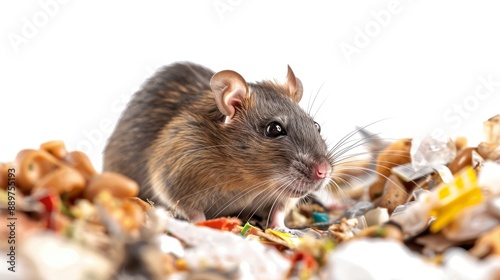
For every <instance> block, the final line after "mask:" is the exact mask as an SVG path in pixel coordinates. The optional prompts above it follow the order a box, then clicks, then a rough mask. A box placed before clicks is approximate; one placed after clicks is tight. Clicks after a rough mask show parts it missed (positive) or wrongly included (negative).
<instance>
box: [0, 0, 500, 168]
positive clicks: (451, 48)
mask: <svg viewBox="0 0 500 280" xmlns="http://www.w3.org/2000/svg"><path fill="white" fill-rule="evenodd" d="M63 2H65V3H63ZM270 2H272V3H270ZM330 2H334V1H249V0H217V1H213V0H207V1H135V2H132V1H77V0H73V1H71V0H67V1H60V2H56V0H40V1H2V2H1V4H0V23H1V24H0V28H1V29H0V34H1V35H2V36H1V40H0V120H1V121H0V125H1V127H0V136H1V140H0V141H1V144H0V161H11V160H13V159H14V157H15V155H16V153H17V152H18V151H19V150H21V149H24V148H36V147H38V145H39V144H40V143H42V142H44V141H47V140H52V139H61V140H64V141H65V142H66V144H67V145H68V146H69V148H70V149H80V150H84V151H85V152H87V153H88V154H89V155H90V156H91V159H92V161H93V163H94V164H95V165H96V166H97V167H98V168H100V167H101V157H102V156H101V153H102V150H103V148H104V145H105V141H106V138H107V137H108V136H109V135H110V133H111V130H112V128H113V126H114V124H115V122H116V121H117V119H118V117H119V114H120V112H121V111H122V110H123V109H124V107H125V104H126V102H127V101H128V99H129V97H130V95H131V94H132V93H134V92H135V91H136V90H138V89H139V87H140V86H141V84H142V83H143V81H144V80H145V79H146V78H147V77H149V76H150V75H151V74H152V73H153V72H154V71H155V70H156V69H157V68H158V67H160V66H162V65H165V64H169V63H172V62H174V61H178V60H189V61H194V62H197V63H200V64H203V65H206V66H208V67H209V68H211V69H213V70H214V71H219V70H223V69H232V70H235V71H237V72H239V73H240V74H242V75H243V77H245V78H246V79H247V81H256V80H262V79H273V78H277V79H279V80H284V77H285V75H286V65H287V64H290V65H291V67H292V68H293V69H294V72H295V74H296V75H297V76H298V77H299V78H300V79H301V80H302V82H303V84H304V88H305V92H304V94H305V95H304V98H303V100H302V102H301V105H302V106H303V107H304V108H305V107H307V104H308V101H309V100H312V97H314V96H315V95H316V93H317V98H316V101H315V103H314V104H313V105H314V106H313V108H314V109H313V110H312V111H313V112H315V111H316V110H318V109H319V113H318V114H317V116H316V118H317V120H318V122H319V123H320V124H322V127H323V133H324V135H325V137H327V138H328V140H329V142H330V143H331V144H333V143H335V142H336V141H338V140H339V139H340V138H341V137H342V136H344V135H345V134H346V133H348V132H350V131H351V130H353V129H354V127H355V126H362V125H367V124H370V123H372V122H375V121H379V120H382V121H381V122H379V123H377V124H375V125H373V126H371V130H372V131H373V132H376V133H381V134H382V136H383V137H386V138H400V137H414V136H417V135H422V134H426V133H432V132H433V131H434V132H435V131H438V132H439V131H444V132H446V133H447V134H449V135H451V136H452V137H454V136H456V135H465V136H468V137H469V139H470V143H471V145H474V144H477V143H478V142H479V141H481V139H482V122H483V121H485V120H486V119H487V118H489V117H491V116H493V115H495V114H497V113H500V86H499V85H498V84H495V86H493V87H490V90H491V91H487V89H486V88H485V87H484V86H483V84H482V83H481V79H485V80H488V79H491V80H492V81H493V83H498V82H500V30H499V28H500V16H499V14H498V12H499V5H497V4H496V1H468V3H467V4H465V3H463V2H465V1H460V3H458V2H459V1H430V0H427V1H424V0H421V1H417V0H415V1H409V0H401V1H390V0H384V1H373V0H370V1H342V2H340V1H335V3H330ZM47 3H49V4H47ZM214 5H216V6H218V7H219V9H216V8H215V6H214ZM224 8H226V9H225V10H224ZM388 15H389V16H388ZM377 18H378V21H377ZM346 46H347V47H346ZM343 48H344V51H343ZM347 48H349V50H351V51H354V52H353V53H351V54H347V53H345V50H346V49H347ZM481 77H483V78H481ZM496 81H498V82H496ZM476 90H477V92H476ZM321 103H323V104H322V106H320V105H321ZM460 108H462V109H460ZM460 110H462V111H463V112H459V111H460Z"/></svg>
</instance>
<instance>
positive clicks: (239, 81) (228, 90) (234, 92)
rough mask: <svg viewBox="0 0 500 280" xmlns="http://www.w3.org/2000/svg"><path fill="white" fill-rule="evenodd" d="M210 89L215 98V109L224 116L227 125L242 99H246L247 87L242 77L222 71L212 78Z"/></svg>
mask: <svg viewBox="0 0 500 280" xmlns="http://www.w3.org/2000/svg"><path fill="white" fill-rule="evenodd" d="M210 88H211V89H212V92H213V94H214V97H215V102H216V103H217V107H218V108H219V111H221V113H222V114H224V115H225V116H226V121H225V122H226V123H228V122H229V121H230V120H231V119H232V118H233V117H234V113H235V112H236V108H237V107H240V106H241V103H242V102H243V99H245V98H248V96H249V92H248V85H247V82H246V81H245V79H243V77H242V76H241V75H240V74H238V73H236V72H234V71H231V70H224V71H220V72H218V73H215V75H213V76H212V79H210Z"/></svg>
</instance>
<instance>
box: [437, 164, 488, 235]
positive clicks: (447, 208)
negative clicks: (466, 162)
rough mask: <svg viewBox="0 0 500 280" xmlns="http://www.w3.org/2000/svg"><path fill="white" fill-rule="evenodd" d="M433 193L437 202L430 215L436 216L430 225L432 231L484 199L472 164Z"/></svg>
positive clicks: (438, 229) (441, 227) (442, 226)
mask: <svg viewBox="0 0 500 280" xmlns="http://www.w3.org/2000/svg"><path fill="white" fill-rule="evenodd" d="M433 193H434V194H435V195H436V197H435V198H436V199H437V203H435V205H433V207H432V210H431V211H430V215H431V216H434V217H436V220H435V221H434V222H433V223H432V225H431V227H430V231H431V232H432V233H436V232H438V231H440V230H441V229H443V228H444V227H445V226H447V225H448V224H449V223H451V222H452V221H453V220H454V219H455V218H456V216H457V215H458V214H459V213H460V212H461V211H462V210H463V209H464V208H466V207H470V206H473V205H476V204H479V203H481V202H482V201H483V195H482V193H481V189H480V188H479V186H478V184H477V177H476V173H475V172H474V170H473V169H472V167H470V166H469V167H467V168H466V169H464V170H463V171H461V172H460V173H459V174H458V175H456V176H455V179H454V180H453V181H452V182H450V183H448V184H441V185H440V186H438V187H437V188H436V190H434V191H433Z"/></svg>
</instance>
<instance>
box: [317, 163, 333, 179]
mask: <svg viewBox="0 0 500 280" xmlns="http://www.w3.org/2000/svg"><path fill="white" fill-rule="evenodd" d="M331 171H332V167H331V166H330V164H329V163H328V162H326V161H324V162H321V163H316V164H315V165H314V170H313V174H314V179H315V180H321V179H325V178H327V177H329V176H330V172H331Z"/></svg>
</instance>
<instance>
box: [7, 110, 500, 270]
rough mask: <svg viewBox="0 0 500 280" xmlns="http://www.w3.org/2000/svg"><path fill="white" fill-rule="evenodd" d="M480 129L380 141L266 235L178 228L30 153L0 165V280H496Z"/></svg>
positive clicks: (118, 183)
mask: <svg viewBox="0 0 500 280" xmlns="http://www.w3.org/2000/svg"><path fill="white" fill-rule="evenodd" d="M484 132H485V137H484V141H483V142H482V143H480V144H479V145H478V146H477V147H469V146H468V145H467V141H466V139H465V138H459V139H455V141H453V140H451V139H450V138H445V137H437V136H433V135H428V136H426V137H423V138H412V139H410V138H408V139H400V140H398V141H395V142H392V143H387V145H385V146H384V147H382V148H380V150H379V151H378V152H377V153H376V158H374V160H373V161H372V162H366V163H365V166H360V167H359V168H358V169H357V171H359V170H363V173H366V172H365V171H366V170H369V169H370V168H371V169H372V170H373V174H375V175H374V176H371V177H369V178H368V179H366V178H363V179H360V178H361V177H358V176H357V175H353V174H351V173H349V172H357V171H356V168H354V170H352V169H351V170H350V169H349V168H346V169H345V170H346V173H344V175H345V177H342V174H340V175H339V176H338V178H337V180H334V181H333V186H335V187H332V192H331V193H330V195H332V196H333V194H334V193H335V192H338V191H339V189H338V187H339V185H349V189H347V188H344V191H343V192H342V193H343V195H344V196H343V197H342V199H335V200H333V201H334V202H332V201H329V202H325V200H323V199H322V197H321V196H317V197H314V196H311V197H308V198H307V199H305V200H304V201H302V203H300V204H299V206H298V207H297V208H296V209H293V210H292V211H291V212H290V213H288V215H287V217H286V225H287V226H288V228H274V229H273V228H260V227H259V226H258V225H255V224H251V223H249V222H247V221H241V220H240V219H238V218H236V217H227V218H219V219H215V220H209V221H205V222H200V223H197V224H191V223H188V222H186V221H182V220H178V219H176V218H175V217H174V216H173V214H172V213H171V212H170V211H167V210H165V209H162V208H160V207H155V206H154V205H152V204H151V203H149V202H147V201H143V200H141V199H139V198H137V197H136V196H137V194H138V190H139V186H138V185H137V184H136V183H135V182H134V181H132V180H130V179H128V178H126V177H124V176H122V175H120V174H117V173H112V172H102V173H98V172H97V171H96V170H95V169H94V168H93V167H92V165H91V164H90V161H89V159H88V157H87V156H86V155H85V154H84V153H81V152H78V151H71V152H70V151H67V150H66V149H65V146H64V143H63V142H61V141H51V142H47V143H43V144H42V145H41V146H40V148H39V149H27V150H22V151H20V152H19V153H18V155H17V157H16V158H15V160H14V161H13V162H11V163H2V164H0V209H1V212H0V215H1V218H0V219H1V220H2V221H4V222H3V223H4V225H3V226H1V227H0V238H1V240H3V241H2V242H1V243H0V252H1V256H2V257H3V259H2V263H4V264H6V267H4V269H2V270H1V271H0V278H1V279H500V115H497V116H495V117H492V118H491V119H489V120H487V121H486V122H485V123H484ZM340 170H342V168H340ZM347 170H350V171H347ZM340 172H342V171H340ZM349 180H351V181H349ZM355 182H358V183H359V184H358V185H359V186H357V184H356V183H355ZM340 187H341V186H340Z"/></svg>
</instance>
